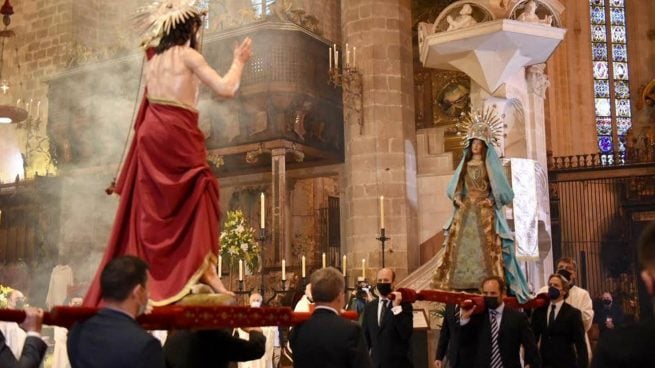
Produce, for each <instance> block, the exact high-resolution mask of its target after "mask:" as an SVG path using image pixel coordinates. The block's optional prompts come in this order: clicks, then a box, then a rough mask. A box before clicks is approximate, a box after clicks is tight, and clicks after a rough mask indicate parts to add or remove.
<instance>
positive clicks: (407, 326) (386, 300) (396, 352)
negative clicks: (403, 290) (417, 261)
mask: <svg viewBox="0 0 655 368" xmlns="http://www.w3.org/2000/svg"><path fill="white" fill-rule="evenodd" d="M395 281H396V273H395V272H394V271H393V270H392V269H390V268H383V269H381V270H380V271H378V274H377V284H376V289H377V294H378V295H379V296H378V298H376V299H374V300H373V301H372V302H370V303H368V304H367V305H366V308H365V309H364V319H363V327H364V337H366V343H367V344H368V347H369V349H370V351H371V359H372V360H373V367H375V368H408V367H412V366H413V363H412V355H411V351H410V346H411V339H412V332H413V328H414V325H413V324H414V316H413V312H412V305H411V304H410V303H407V302H404V303H403V298H402V295H401V294H400V293H399V292H397V291H392V290H393V284H394V282H395ZM391 295H393V297H390V296H391ZM390 299H393V301H391V300H390Z"/></svg>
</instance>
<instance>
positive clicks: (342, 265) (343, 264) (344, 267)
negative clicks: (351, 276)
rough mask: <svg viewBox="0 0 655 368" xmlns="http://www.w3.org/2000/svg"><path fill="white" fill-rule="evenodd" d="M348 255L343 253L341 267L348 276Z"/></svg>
mask: <svg viewBox="0 0 655 368" xmlns="http://www.w3.org/2000/svg"><path fill="white" fill-rule="evenodd" d="M346 267H347V266H346V255H345V254H344V255H343V261H342V262H341V268H342V269H343V275H344V276H346Z"/></svg>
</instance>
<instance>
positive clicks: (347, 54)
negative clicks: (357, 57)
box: [345, 43, 350, 68]
mask: <svg viewBox="0 0 655 368" xmlns="http://www.w3.org/2000/svg"><path fill="white" fill-rule="evenodd" d="M348 65H350V49H349V48H348V43H346V65H345V66H346V68H347V67H348Z"/></svg>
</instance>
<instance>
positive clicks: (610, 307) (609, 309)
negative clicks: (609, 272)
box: [594, 291, 624, 335]
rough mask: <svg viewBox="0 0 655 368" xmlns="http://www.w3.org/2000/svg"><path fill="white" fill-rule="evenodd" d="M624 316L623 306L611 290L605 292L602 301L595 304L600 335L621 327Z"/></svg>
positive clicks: (595, 314) (595, 317)
mask: <svg viewBox="0 0 655 368" xmlns="http://www.w3.org/2000/svg"><path fill="white" fill-rule="evenodd" d="M623 318H624V315H623V310H622V309H621V306H620V305H619V304H618V303H615V302H614V298H612V294H611V293H610V292H609V291H606V292H604V293H603V296H602V298H601V299H600V303H598V304H596V305H595V306H594V323H596V324H597V325H598V330H599V332H600V335H603V334H605V333H606V332H608V331H611V330H614V329H616V328H618V327H620V326H621V325H622V324H623Z"/></svg>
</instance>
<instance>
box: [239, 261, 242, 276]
mask: <svg viewBox="0 0 655 368" xmlns="http://www.w3.org/2000/svg"><path fill="white" fill-rule="evenodd" d="M239 281H243V259H240V260H239Z"/></svg>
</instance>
